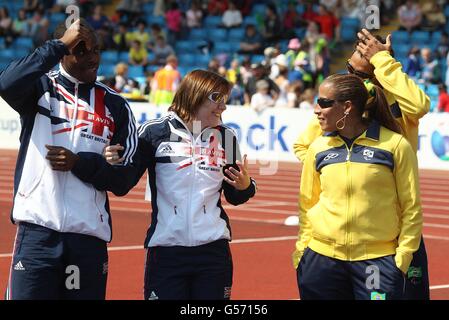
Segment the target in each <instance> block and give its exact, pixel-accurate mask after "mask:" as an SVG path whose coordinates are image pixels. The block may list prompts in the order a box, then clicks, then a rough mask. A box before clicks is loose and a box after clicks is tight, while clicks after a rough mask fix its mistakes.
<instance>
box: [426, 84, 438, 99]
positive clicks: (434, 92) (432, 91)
mask: <svg viewBox="0 0 449 320" xmlns="http://www.w3.org/2000/svg"><path fill="white" fill-rule="evenodd" d="M426 93H427V94H428V95H429V96H438V93H439V92H438V86H437V85H436V84H429V85H428V86H427V90H426Z"/></svg>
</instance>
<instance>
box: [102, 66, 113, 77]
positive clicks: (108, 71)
mask: <svg viewBox="0 0 449 320" xmlns="http://www.w3.org/2000/svg"><path fill="white" fill-rule="evenodd" d="M114 68H115V65H114V64H111V63H101V64H100V67H99V68H98V75H99V76H105V77H111V76H113V75H114Z"/></svg>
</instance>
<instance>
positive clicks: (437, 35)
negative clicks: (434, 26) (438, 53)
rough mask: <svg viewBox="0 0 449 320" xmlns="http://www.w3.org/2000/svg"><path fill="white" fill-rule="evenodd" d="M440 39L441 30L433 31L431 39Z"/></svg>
mask: <svg viewBox="0 0 449 320" xmlns="http://www.w3.org/2000/svg"><path fill="white" fill-rule="evenodd" d="M440 39H441V31H433V32H432V36H431V37H430V41H431V42H436V43H438V42H439V41H440Z"/></svg>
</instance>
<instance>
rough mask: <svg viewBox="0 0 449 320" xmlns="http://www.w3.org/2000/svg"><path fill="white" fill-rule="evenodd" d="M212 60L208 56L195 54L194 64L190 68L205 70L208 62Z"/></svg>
mask: <svg viewBox="0 0 449 320" xmlns="http://www.w3.org/2000/svg"><path fill="white" fill-rule="evenodd" d="M211 59H212V57H211V56H210V55H205V54H196V55H195V62H194V63H193V64H192V67H195V68H197V69H198V68H200V69H202V68H207V66H208V65H209V61H210V60H211Z"/></svg>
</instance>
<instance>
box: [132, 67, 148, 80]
mask: <svg viewBox="0 0 449 320" xmlns="http://www.w3.org/2000/svg"><path fill="white" fill-rule="evenodd" d="M128 76H129V77H130V78H133V79H135V78H138V77H144V76H145V74H144V73H143V68H142V66H129V67H128Z"/></svg>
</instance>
